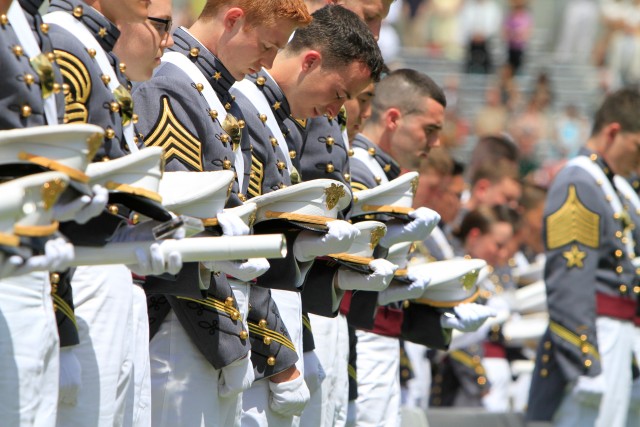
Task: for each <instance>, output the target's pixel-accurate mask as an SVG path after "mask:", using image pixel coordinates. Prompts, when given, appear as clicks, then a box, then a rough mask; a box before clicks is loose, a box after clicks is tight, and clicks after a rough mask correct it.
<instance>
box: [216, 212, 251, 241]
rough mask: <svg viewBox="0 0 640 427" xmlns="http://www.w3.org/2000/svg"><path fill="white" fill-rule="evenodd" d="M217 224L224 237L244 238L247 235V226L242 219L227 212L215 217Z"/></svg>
mask: <svg viewBox="0 0 640 427" xmlns="http://www.w3.org/2000/svg"><path fill="white" fill-rule="evenodd" d="M216 217H217V218H218V224H220V228H222V234H223V235H225V236H246V235H248V234H249V231H250V230H249V226H248V225H247V224H245V223H244V222H243V221H242V219H241V218H240V217H239V216H237V215H234V214H232V213H229V212H220V213H219V214H218V215H216Z"/></svg>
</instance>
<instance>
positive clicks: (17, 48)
mask: <svg viewBox="0 0 640 427" xmlns="http://www.w3.org/2000/svg"><path fill="white" fill-rule="evenodd" d="M11 50H12V51H13V54H14V55H15V56H22V54H23V53H24V50H23V49H22V46H20V45H15V46H14V47H13V49H11Z"/></svg>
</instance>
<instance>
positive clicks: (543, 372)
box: [540, 369, 549, 378]
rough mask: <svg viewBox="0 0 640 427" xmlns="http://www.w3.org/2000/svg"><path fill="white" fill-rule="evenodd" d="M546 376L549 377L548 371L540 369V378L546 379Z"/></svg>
mask: <svg viewBox="0 0 640 427" xmlns="http://www.w3.org/2000/svg"><path fill="white" fill-rule="evenodd" d="M548 375H549V371H548V370H546V369H541V370H540V376H541V377H542V378H547V376H548Z"/></svg>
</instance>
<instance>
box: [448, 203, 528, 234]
mask: <svg viewBox="0 0 640 427" xmlns="http://www.w3.org/2000/svg"><path fill="white" fill-rule="evenodd" d="M498 222H507V223H509V224H510V225H511V227H512V228H513V229H515V226H516V225H517V223H518V214H517V212H515V211H514V210H513V209H511V208H508V207H507V206H480V207H478V208H476V209H474V210H472V211H470V212H468V213H467V214H466V215H465V216H464V218H463V219H462V222H461V223H460V226H459V227H458V228H457V229H456V230H455V231H454V233H453V234H454V235H455V236H456V237H457V238H458V239H460V240H462V242H465V241H466V240H467V237H468V236H469V233H470V232H471V230H473V229H474V228H477V229H478V230H480V233H482V234H487V233H489V231H490V230H491V226H492V225H493V224H495V223H498Z"/></svg>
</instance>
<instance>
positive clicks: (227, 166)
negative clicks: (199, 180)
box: [222, 160, 231, 170]
mask: <svg viewBox="0 0 640 427" xmlns="http://www.w3.org/2000/svg"><path fill="white" fill-rule="evenodd" d="M222 169H224V170H229V169H231V160H225V161H223V162H222Z"/></svg>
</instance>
